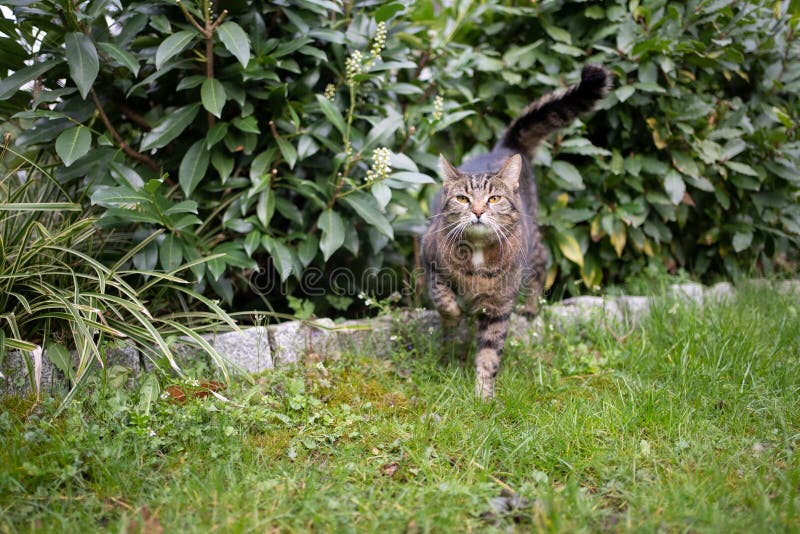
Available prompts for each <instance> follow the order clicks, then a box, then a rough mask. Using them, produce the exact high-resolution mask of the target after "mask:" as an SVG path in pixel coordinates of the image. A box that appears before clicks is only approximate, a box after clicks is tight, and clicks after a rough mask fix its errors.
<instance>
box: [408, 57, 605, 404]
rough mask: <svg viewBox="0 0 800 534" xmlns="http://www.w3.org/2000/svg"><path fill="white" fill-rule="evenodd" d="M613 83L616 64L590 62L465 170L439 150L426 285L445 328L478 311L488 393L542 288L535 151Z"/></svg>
mask: <svg viewBox="0 0 800 534" xmlns="http://www.w3.org/2000/svg"><path fill="white" fill-rule="evenodd" d="M610 88H611V74H610V73H609V71H608V70H607V69H606V68H605V67H603V66H600V65H587V66H585V67H584V68H583V70H582V72H581V81H580V82H579V83H578V84H576V85H573V86H571V87H569V88H567V89H565V90H562V91H557V92H554V93H551V94H548V95H545V96H543V97H541V98H539V99H538V100H536V101H534V102H533V103H531V104H530V105H529V106H528V107H527V108H525V109H524V110H523V112H522V114H521V115H520V116H519V117H517V118H516V119H515V120H514V121H513V122H512V123H511V124H510V125H509V126H508V128H507V129H506V131H505V132H504V133H503V135H502V137H501V138H500V140H499V141H498V142H497V144H496V145H495V146H494V148H493V149H492V151H491V152H489V153H488V154H483V155H479V156H475V157H473V158H470V159H468V160H467V161H465V162H463V163H462V164H461V166H460V167H459V168H454V167H453V166H452V165H451V164H450V163H449V162H448V161H447V160H446V159H445V158H444V156H442V155H440V156H439V165H440V167H441V173H442V177H443V187H442V190H441V192H440V193H439V195H438V196H437V197H436V199H435V201H434V205H433V206H432V216H431V223H430V225H429V227H428V229H427V231H426V232H425V235H424V236H423V238H422V246H421V251H422V263H423V268H424V270H425V283H426V285H427V287H428V291H429V294H430V297H431V300H432V301H433V304H434V306H435V307H436V309H437V310H438V311H439V314H440V316H441V324H442V329H443V330H444V332H445V333H450V332H453V330H454V328H455V327H456V326H458V323H459V321H460V317H461V306H462V305H463V307H464V308H465V310H464V311H465V313H468V314H470V315H477V319H478V340H477V347H478V348H477V354H476V356H475V368H476V381H475V391H476V394H477V395H478V396H479V397H481V398H482V399H491V398H493V397H494V395H495V381H496V376H497V371H498V369H499V367H500V356H501V354H502V352H503V346H504V344H505V338H506V333H507V330H508V321H509V318H510V316H511V310H512V308H513V306H514V303H515V301H516V300H517V297H518V295H519V293H520V290H521V289H525V290H526V291H527V295H526V299H525V304H524V307H523V309H522V311H523V313H525V314H526V315H528V316H535V315H536V314H537V313H538V308H539V299H540V298H541V296H542V291H543V287H544V280H545V269H546V267H547V252H546V249H545V248H544V246H543V245H542V242H541V234H540V230H539V226H538V224H537V221H536V213H537V211H538V199H537V194H536V184H535V182H534V180H533V175H532V172H531V169H530V158H532V157H533V154H534V153H535V151H536V148H537V146H538V145H539V143H541V142H542V140H544V139H545V138H546V137H547V136H548V135H550V134H551V133H553V132H555V131H556V130H558V129H560V128H562V127H564V126H566V125H567V124H569V123H570V122H572V120H573V119H575V118H576V117H577V116H578V115H580V114H582V113H585V112H588V111H590V110H591V109H592V108H593V107H594V106H595V104H596V103H597V102H598V101H600V100H601V99H602V98H603V97H605V96H606V94H608V91H609V90H610ZM459 300H461V303H459Z"/></svg>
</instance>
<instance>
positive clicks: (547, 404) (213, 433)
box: [0, 288, 800, 532]
mask: <svg viewBox="0 0 800 534" xmlns="http://www.w3.org/2000/svg"><path fill="white" fill-rule="evenodd" d="M798 308H800V300H798V299H797V297H789V296H783V295H778V294H774V293H772V292H770V291H765V290H763V289H753V288H751V289H745V290H744V291H742V292H741V293H740V297H739V299H738V300H737V302H736V303H735V304H733V305H727V306H713V307H711V306H709V307H706V308H705V309H704V310H702V311H701V310H697V309H694V308H690V307H684V306H682V305H678V304H675V305H671V306H666V307H664V309H663V311H656V312H654V314H653V315H652V316H651V318H650V319H649V320H648V321H647V322H646V323H645V324H644V325H643V327H642V329H641V330H638V331H636V332H635V333H633V334H631V335H630V336H628V337H627V338H625V339H624V340H623V341H622V342H619V341H618V340H617V339H616V338H615V337H614V336H612V335H610V334H608V333H606V332H604V331H603V330H602V329H600V328H597V329H592V328H586V329H582V330H580V331H574V332H570V333H567V334H565V335H562V334H558V333H548V334H547V335H546V336H545V339H544V340H543V342H542V343H540V344H535V345H528V344H527V343H523V342H516V343H509V344H508V346H507V354H506V356H505V359H504V363H503V368H502V371H501V374H500V378H499V383H498V388H499V390H498V394H499V402H497V403H495V404H490V405H486V404H481V403H479V402H477V401H476V400H475V399H474V398H473V396H472V392H473V387H472V385H473V384H472V381H473V371H472V368H471V365H463V364H460V363H459V362H458V361H456V360H454V359H452V358H443V357H440V356H438V355H437V354H436V351H434V350H432V348H431V345H432V343H431V341H430V338H429V336H427V335H426V334H427V333H423V334H425V335H420V336H414V335H407V336H405V339H402V340H401V341H398V342H397V347H396V350H395V351H394V353H393V357H392V358H391V359H388V360H380V359H374V358H371V357H370V356H368V355H359V354H349V355H344V356H343V357H342V358H341V359H340V360H339V361H336V362H331V361H327V362H324V365H322V364H318V363H316V362H313V361H310V362H308V363H306V364H305V365H303V366H300V367H297V368H294V369H287V370H284V371H281V372H276V373H270V374H267V375H264V376H263V377H261V379H260V380H259V381H258V383H257V385H256V386H249V385H245V384H241V385H238V386H234V387H233V388H232V389H228V390H226V391H224V392H223V393H224V394H225V395H226V396H228V398H230V399H231V400H232V401H233V403H236V404H238V405H241V406H242V407H237V406H234V405H233V404H226V403H224V402H222V401H219V400H212V399H195V400H191V401H189V402H187V403H186V404H183V405H177V404H173V403H171V402H169V401H168V400H164V399H160V400H159V401H158V402H157V403H156V404H155V405H153V406H150V405H149V404H147V403H145V404H139V399H138V398H137V394H136V391H135V390H133V391H127V390H125V389H124V388H119V387H115V384H114V383H113V377H111V378H109V379H107V380H106V381H102V380H99V379H98V380H97V381H96V382H95V383H94V385H91V384H90V386H91V387H90V388H89V390H87V392H86V394H85V395H84V398H83V399H82V400H81V399H78V400H77V401H75V402H74V403H73V404H71V405H70V406H69V407H68V409H67V410H66V411H65V412H64V414H63V415H61V416H60V417H58V418H56V419H52V418H51V417H50V415H49V414H50V413H52V411H53V409H54V407H55V406H56V405H57V403H55V402H53V403H52V404H45V405H43V406H39V407H37V408H36V409H35V410H34V411H33V414H32V415H28V412H29V410H30V408H31V407H30V402H27V401H21V400H14V399H6V400H5V401H4V404H3V406H4V409H3V411H2V413H0V435H2V436H3V438H2V444H3V446H2V447H0V531H20V532H29V531H64V532H71V531H74V532H79V531H80V532H84V531H89V530H98V529H100V530H109V531H115V532H118V531H121V530H124V529H126V528H127V529H130V530H132V531H135V532H136V531H152V529H153V528H155V527H156V526H157V525H160V526H162V527H163V528H164V529H165V531H167V532H176V531H202V532H207V531H224V532H247V531H256V532H265V531H270V530H273V529H274V530H277V531H305V530H308V529H311V528H313V529H315V530H321V531H361V532H373V531H385V532H397V531H401V532H403V531H428V530H431V531H439V532H445V531H482V532H483V531H492V530H502V531H505V530H508V529H511V530H512V531H513V530H519V531H540V530H541V531H562V532H576V531H585V532H596V531H628V530H634V531H656V530H658V531H661V530H664V531H680V532H686V531H699V532H764V531H798V530H800V520H799V519H798V507H800V499H799V498H798V489H799V488H798V485H799V484H800V466H798V462H797V460H796V458H795V456H794V452H795V450H796V448H797V446H798V440H799V439H800V409H798V403H799V402H800V395H798V389H799V388H800V356H799V354H800V317H798ZM401 337H403V336H401ZM197 373H199V374H204V373H203V372H202V369H200V370H199V371H197ZM147 408H150V409H151V412H150V414H149V415H146V410H147ZM500 505H508V506H506V508H507V510H505V511H498V509H499V508H503V507H502V506H500Z"/></svg>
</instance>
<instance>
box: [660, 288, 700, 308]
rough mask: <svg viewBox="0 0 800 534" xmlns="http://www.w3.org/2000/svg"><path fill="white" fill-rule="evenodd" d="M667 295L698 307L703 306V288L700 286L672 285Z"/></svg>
mask: <svg viewBox="0 0 800 534" xmlns="http://www.w3.org/2000/svg"><path fill="white" fill-rule="evenodd" d="M667 293H668V294H669V295H671V296H673V297H675V298H678V299H684V300H689V301H692V302H694V303H695V304H697V305H698V306H702V305H703V286H702V285H701V284H694V283H689V284H672V285H671V286H669V290H668V292H667Z"/></svg>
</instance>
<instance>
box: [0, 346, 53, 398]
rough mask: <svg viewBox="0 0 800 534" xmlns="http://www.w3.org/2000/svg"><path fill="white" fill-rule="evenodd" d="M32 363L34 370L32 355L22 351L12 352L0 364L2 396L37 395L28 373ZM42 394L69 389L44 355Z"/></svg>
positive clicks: (0, 391)
mask: <svg viewBox="0 0 800 534" xmlns="http://www.w3.org/2000/svg"><path fill="white" fill-rule="evenodd" d="M27 362H29V363H30V367H31V370H33V368H34V365H33V362H34V358H33V355H32V354H29V353H23V352H22V351H16V350H15V351H10V352H8V353H7V354H6V355H5V357H4V358H3V360H2V362H0V374H2V376H1V377H0V395H16V396H22V395H26V394H29V393H33V394H35V393H36V389H35V388H33V389H32V388H31V377H30V374H29V373H28V365H27ZM39 386H40V392H41V393H42V394H43V395H44V394H49V393H54V392H56V391H59V390H63V389H64V388H66V387H68V386H69V384H68V383H67V380H66V378H65V377H64V375H63V374H62V373H61V371H59V370H58V369H57V368H56V366H55V365H53V363H52V362H51V361H50V360H49V359H48V358H47V356H46V355H42V371H41V375H40V382H39Z"/></svg>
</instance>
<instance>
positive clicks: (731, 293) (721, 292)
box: [703, 282, 736, 302]
mask: <svg viewBox="0 0 800 534" xmlns="http://www.w3.org/2000/svg"><path fill="white" fill-rule="evenodd" d="M735 297H736V289H735V288H734V287H733V285H732V284H731V283H730V282H720V283H718V284H714V285H713V286H711V287H709V288H706V290H705V293H704V294H703V298H705V299H706V300H707V301H709V302H731V301H732V300H733V299H734V298H735Z"/></svg>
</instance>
